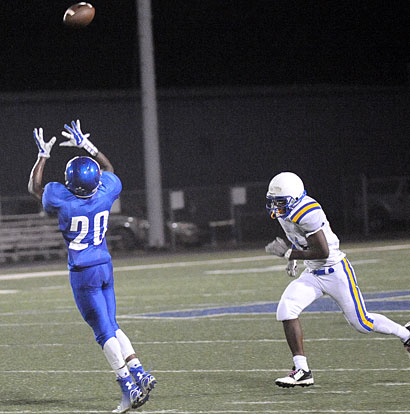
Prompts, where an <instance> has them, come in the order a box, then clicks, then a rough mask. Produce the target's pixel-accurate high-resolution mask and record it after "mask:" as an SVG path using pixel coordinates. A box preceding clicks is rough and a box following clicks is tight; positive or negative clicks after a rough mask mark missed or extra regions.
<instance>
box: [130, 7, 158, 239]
mask: <svg viewBox="0 0 410 414" xmlns="http://www.w3.org/2000/svg"><path fill="white" fill-rule="evenodd" d="M136 2H137V14H138V39H139V46H140V72H141V99H142V124H143V127H142V130H143V138H144V162H145V186H146V194H147V213H148V222H149V224H150V227H149V233H148V244H149V246H150V247H163V246H164V245H165V237H164V216H163V208H162V184H161V164H160V151H159V140H158V116H157V100H156V89H155V64H154V46H153V36H152V22H151V20H152V16H151V0H136Z"/></svg>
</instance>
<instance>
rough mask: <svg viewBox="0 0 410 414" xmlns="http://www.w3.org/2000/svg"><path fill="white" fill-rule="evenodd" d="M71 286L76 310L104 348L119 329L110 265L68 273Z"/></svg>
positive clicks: (105, 264)
mask: <svg viewBox="0 0 410 414" xmlns="http://www.w3.org/2000/svg"><path fill="white" fill-rule="evenodd" d="M70 284H71V288H72V290H73V295H74V299H75V302H76V304H77V308H78V310H79V311H80V313H81V315H82V317H83V318H84V320H85V321H86V322H87V323H88V325H90V327H91V328H92V330H93V331H94V336H95V340H96V341H97V342H98V343H99V344H100V345H101V347H103V346H104V344H105V343H106V342H107V341H108V339H110V338H112V337H115V331H116V330H117V329H119V326H118V324H117V321H116V318H115V313H116V302H115V292H114V277H113V267H112V263H111V262H109V263H104V264H101V265H96V266H91V267H87V268H83V269H81V270H70Z"/></svg>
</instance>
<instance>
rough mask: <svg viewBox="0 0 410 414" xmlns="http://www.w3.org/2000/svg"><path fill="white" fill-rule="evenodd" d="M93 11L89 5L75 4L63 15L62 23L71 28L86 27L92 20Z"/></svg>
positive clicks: (83, 3)
mask: <svg viewBox="0 0 410 414" xmlns="http://www.w3.org/2000/svg"><path fill="white" fill-rule="evenodd" d="M94 16H95V9H94V7H93V6H92V5H91V4H90V3H85V2H81V3H76V4H73V5H72V6H70V7H69V8H68V9H67V10H66V11H65V13H64V17H63V22H64V23H65V24H66V25H67V26H70V27H73V28H81V27H85V26H88V25H89V24H90V23H91V22H92V21H93V19H94Z"/></svg>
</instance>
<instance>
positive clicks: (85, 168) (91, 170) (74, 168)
mask: <svg viewBox="0 0 410 414" xmlns="http://www.w3.org/2000/svg"><path fill="white" fill-rule="evenodd" d="M100 179H101V170H100V166H99V164H98V162H97V161H95V160H93V159H92V158H90V157H75V158H73V159H71V160H70V161H68V163H67V166H66V168H65V186H66V187H67V188H68V189H69V190H70V191H71V192H72V193H73V194H74V195H76V196H77V197H80V198H88V197H91V196H92V195H93V194H95V193H96V191H97V190H98V187H99V186H100V184H101V181H100Z"/></svg>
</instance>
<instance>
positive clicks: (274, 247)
mask: <svg viewBox="0 0 410 414" xmlns="http://www.w3.org/2000/svg"><path fill="white" fill-rule="evenodd" d="M265 251H266V253H271V254H274V255H275V256H279V257H286V259H289V256H290V254H291V253H292V249H289V247H288V245H287V244H286V242H285V240H283V239H281V238H280V237H276V239H275V240H274V241H273V242H271V243H269V244H267V245H266V246H265Z"/></svg>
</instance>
